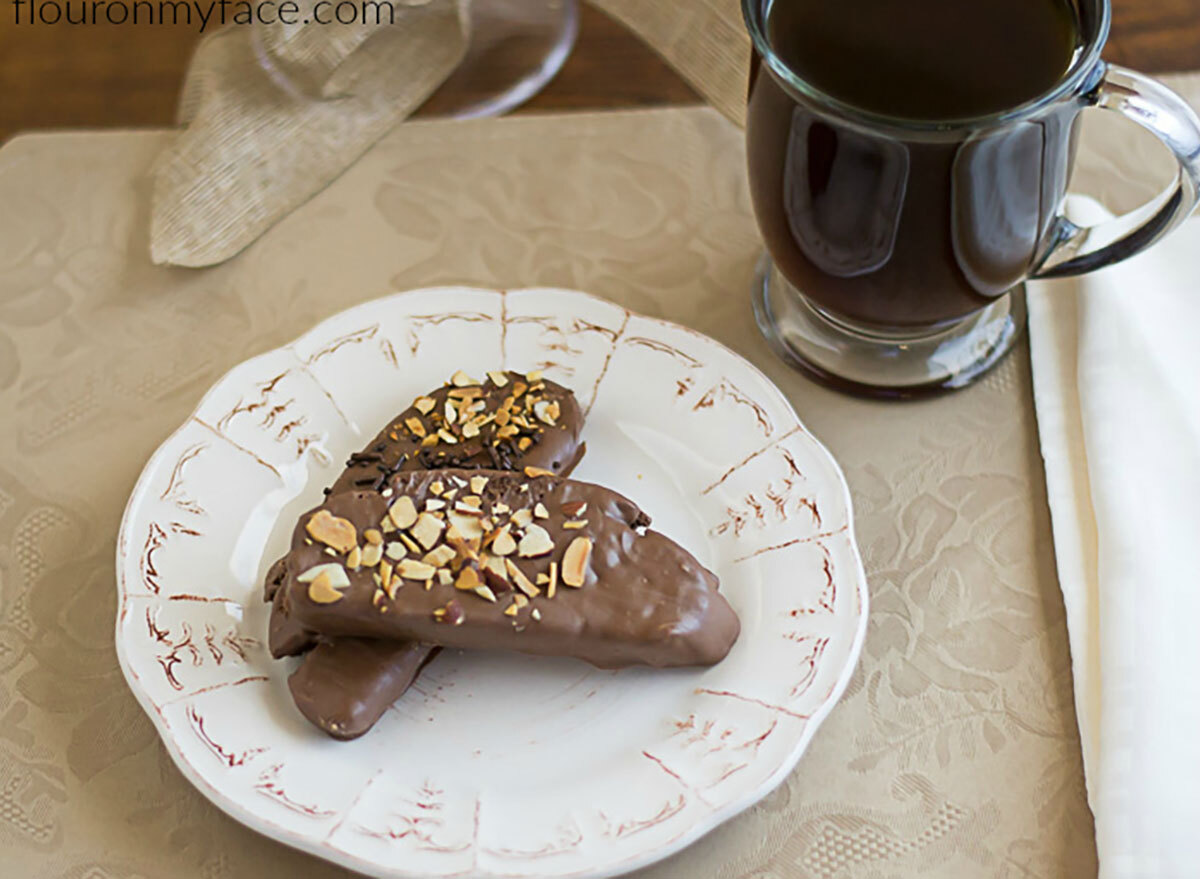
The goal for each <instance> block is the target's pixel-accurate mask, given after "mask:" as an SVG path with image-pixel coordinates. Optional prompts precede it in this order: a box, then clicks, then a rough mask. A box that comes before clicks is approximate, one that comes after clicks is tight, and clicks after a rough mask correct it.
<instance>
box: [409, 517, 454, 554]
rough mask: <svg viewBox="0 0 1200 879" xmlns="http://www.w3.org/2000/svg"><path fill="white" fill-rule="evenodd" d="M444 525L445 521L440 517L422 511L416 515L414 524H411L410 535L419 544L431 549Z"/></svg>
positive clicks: (440, 534)
mask: <svg viewBox="0 0 1200 879" xmlns="http://www.w3.org/2000/svg"><path fill="white" fill-rule="evenodd" d="M445 527H446V523H445V522H443V521H442V520H441V519H439V518H437V517H436V516H434V515H432V514H431V513H422V514H421V515H419V516H418V517H417V521H416V524H414V525H413V526H412V536H413V538H415V539H416V541H417V542H418V543H420V544H421V546H423V547H425V548H426V549H433V547H434V546H435V545H436V544H437V542H438V539H439V538H440V537H441V536H442V530H443V529H444V528H445Z"/></svg>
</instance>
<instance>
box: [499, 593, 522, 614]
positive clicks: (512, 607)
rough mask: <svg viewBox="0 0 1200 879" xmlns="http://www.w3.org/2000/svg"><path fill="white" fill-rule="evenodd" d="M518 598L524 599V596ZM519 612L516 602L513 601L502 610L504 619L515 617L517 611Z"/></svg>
mask: <svg viewBox="0 0 1200 879" xmlns="http://www.w3.org/2000/svg"><path fill="white" fill-rule="evenodd" d="M519 597H520V598H524V597H525V596H523V595H522V596H519ZM519 610H520V608H519V607H517V602H516V601H513V603H512V604H510V605H509V606H508V607H506V608H504V615H505V616H506V617H515V616H516V615H517V611H519Z"/></svg>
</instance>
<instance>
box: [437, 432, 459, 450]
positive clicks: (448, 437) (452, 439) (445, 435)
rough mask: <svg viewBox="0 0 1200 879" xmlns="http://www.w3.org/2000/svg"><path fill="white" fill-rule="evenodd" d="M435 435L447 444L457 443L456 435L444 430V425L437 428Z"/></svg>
mask: <svg viewBox="0 0 1200 879" xmlns="http://www.w3.org/2000/svg"><path fill="white" fill-rule="evenodd" d="M437 435H438V439H440V440H441V441H442V442H444V443H445V444H446V445H448V446H456V445H458V437H456V436H455V435H454V434H452V433H451V432H450V431H448V430H446V428H444V427H442V428H439V429H438V432H437Z"/></svg>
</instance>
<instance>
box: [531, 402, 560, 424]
mask: <svg viewBox="0 0 1200 879" xmlns="http://www.w3.org/2000/svg"><path fill="white" fill-rule="evenodd" d="M550 412H551V409H550V401H549V400H538V401H537V402H536V403H534V404H533V414H534V415H536V416H537V420H538V421H540V422H542V424H548V425H550V426H551V427H553V426H554V425H555V424H556V423H557V421H558V419H556V418H553V417H552V416H551V415H550Z"/></svg>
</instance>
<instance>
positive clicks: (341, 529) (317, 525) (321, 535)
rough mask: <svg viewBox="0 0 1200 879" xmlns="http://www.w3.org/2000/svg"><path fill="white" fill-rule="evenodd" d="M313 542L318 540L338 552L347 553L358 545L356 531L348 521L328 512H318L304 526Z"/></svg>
mask: <svg viewBox="0 0 1200 879" xmlns="http://www.w3.org/2000/svg"><path fill="white" fill-rule="evenodd" d="M304 530H305V531H307V532H308V534H309V536H310V537H311V538H312V539H313V540H319V541H320V542H321V543H323V544H325V545H326V546H328V547H332V548H333V549H335V550H337V551H338V552H349V551H350V550H351V549H353V548H354V547H356V546H357V545H358V529H356V528H355V527H354V523H353V522H351V521H350V520H349V519H342V518H339V517H338V516H335V515H333V513H331V512H329V510H320V511H319V512H317V514H316V515H314V516H312V517H311V518H310V519H309V520H308V523H307V524H306V525H305V526H304Z"/></svg>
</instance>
